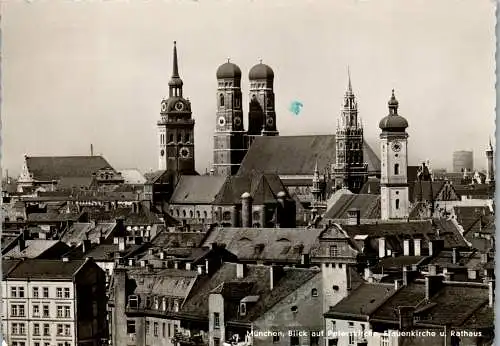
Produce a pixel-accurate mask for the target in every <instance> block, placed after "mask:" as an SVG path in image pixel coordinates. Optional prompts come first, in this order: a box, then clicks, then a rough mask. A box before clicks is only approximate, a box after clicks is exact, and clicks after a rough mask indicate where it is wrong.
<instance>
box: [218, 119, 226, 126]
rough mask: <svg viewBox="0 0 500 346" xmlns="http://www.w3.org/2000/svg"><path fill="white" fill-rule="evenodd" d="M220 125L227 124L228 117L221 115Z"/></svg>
mask: <svg viewBox="0 0 500 346" xmlns="http://www.w3.org/2000/svg"><path fill="white" fill-rule="evenodd" d="M219 125H220V126H224V125H226V118H224V117H219Z"/></svg>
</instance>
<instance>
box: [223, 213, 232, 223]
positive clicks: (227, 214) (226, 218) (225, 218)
mask: <svg viewBox="0 0 500 346" xmlns="http://www.w3.org/2000/svg"><path fill="white" fill-rule="evenodd" d="M222 218H223V219H224V221H229V220H231V212H229V211H225V212H224V214H222Z"/></svg>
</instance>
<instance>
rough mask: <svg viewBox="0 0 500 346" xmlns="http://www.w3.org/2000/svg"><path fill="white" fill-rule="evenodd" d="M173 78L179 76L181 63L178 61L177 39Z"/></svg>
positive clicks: (175, 42)
mask: <svg viewBox="0 0 500 346" xmlns="http://www.w3.org/2000/svg"><path fill="white" fill-rule="evenodd" d="M172 78H179V65H178V63H177V41H174V68H173V71H172Z"/></svg>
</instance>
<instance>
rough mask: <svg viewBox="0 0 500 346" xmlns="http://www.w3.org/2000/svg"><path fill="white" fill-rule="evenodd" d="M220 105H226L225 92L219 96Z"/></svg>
mask: <svg viewBox="0 0 500 346" xmlns="http://www.w3.org/2000/svg"><path fill="white" fill-rule="evenodd" d="M219 105H220V106H221V107H222V106H224V95H223V94H220V96H219Z"/></svg>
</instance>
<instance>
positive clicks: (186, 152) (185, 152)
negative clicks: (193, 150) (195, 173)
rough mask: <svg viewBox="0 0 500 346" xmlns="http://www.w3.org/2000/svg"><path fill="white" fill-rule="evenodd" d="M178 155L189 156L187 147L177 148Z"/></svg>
mask: <svg viewBox="0 0 500 346" xmlns="http://www.w3.org/2000/svg"><path fill="white" fill-rule="evenodd" d="M179 155H180V156H181V157H183V158H186V157H188V156H189V149H188V148H181V150H179Z"/></svg>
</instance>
